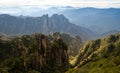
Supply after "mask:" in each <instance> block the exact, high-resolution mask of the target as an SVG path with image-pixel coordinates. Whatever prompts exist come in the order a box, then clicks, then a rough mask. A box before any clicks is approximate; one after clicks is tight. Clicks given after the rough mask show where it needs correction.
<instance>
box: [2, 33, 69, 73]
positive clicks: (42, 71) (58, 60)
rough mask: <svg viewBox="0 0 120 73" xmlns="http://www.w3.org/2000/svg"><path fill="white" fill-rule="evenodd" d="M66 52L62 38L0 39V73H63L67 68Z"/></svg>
mask: <svg viewBox="0 0 120 73" xmlns="http://www.w3.org/2000/svg"><path fill="white" fill-rule="evenodd" d="M48 39H49V40H48ZM67 50H68V46H67V44H66V43H65V42H64V41H63V39H62V38H51V39H50V38H49V37H47V36H45V35H43V34H34V35H23V36H16V37H11V38H10V39H9V40H4V39H2V38H0V73H63V72H64V71H66V70H67V69H68V67H69V62H68V60H69V57H68V54H67Z"/></svg>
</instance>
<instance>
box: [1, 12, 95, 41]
mask: <svg viewBox="0 0 120 73" xmlns="http://www.w3.org/2000/svg"><path fill="white" fill-rule="evenodd" d="M0 32H3V33H5V34H8V35H16V34H32V33H35V32H41V33H44V34H48V33H50V32H65V33H69V34H72V35H80V36H81V38H82V39H83V40H86V39H90V38H92V37H93V35H94V33H93V32H92V31H90V30H89V29H87V28H83V27H80V26H77V25H75V24H73V23H70V22H69V20H68V19H67V18H66V17H65V16H64V15H58V14H54V15H52V16H51V17H49V16H48V15H43V16H41V17H27V16H18V17H17V16H11V15H8V14H1V15H0Z"/></svg>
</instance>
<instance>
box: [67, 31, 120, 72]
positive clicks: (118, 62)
mask: <svg viewBox="0 0 120 73" xmlns="http://www.w3.org/2000/svg"><path fill="white" fill-rule="evenodd" d="M71 63H72V65H73V66H74V68H71V69H69V70H68V71H67V72H66V73H119V72H120V33H118V34H116V35H110V36H107V37H106V38H103V39H97V40H92V41H88V42H87V43H86V44H85V45H84V46H83V47H82V48H81V49H80V53H79V55H78V56H76V58H75V59H74V60H73V61H72V62H71Z"/></svg>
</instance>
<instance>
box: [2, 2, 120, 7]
mask: <svg viewBox="0 0 120 73" xmlns="http://www.w3.org/2000/svg"><path fill="white" fill-rule="evenodd" d="M26 5H27V6H39V7H45V6H73V7H98V8H109V7H115V8H120V0H0V6H26Z"/></svg>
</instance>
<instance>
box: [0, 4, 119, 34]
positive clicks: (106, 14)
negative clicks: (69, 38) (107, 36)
mask: <svg viewBox="0 0 120 73" xmlns="http://www.w3.org/2000/svg"><path fill="white" fill-rule="evenodd" d="M0 9H1V11H0V13H1V14H2V13H7V12H8V13H9V14H12V15H17V16H19V15H24V16H33V17H38V16H42V15H44V14H49V15H50V16H52V15H53V14H63V15H64V16H65V17H66V18H68V19H69V20H70V21H71V22H72V23H74V24H76V25H80V26H82V27H86V28H89V29H91V30H92V31H94V32H97V33H98V34H103V33H105V32H109V31H120V20H119V19H120V8H89V7H88V8H74V7H70V6H66V7H50V8H46V9H41V8H39V7H36V6H24V7H12V9H11V8H10V7H1V8H0ZM7 9H8V10H7ZM116 26H117V27H116Z"/></svg>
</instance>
